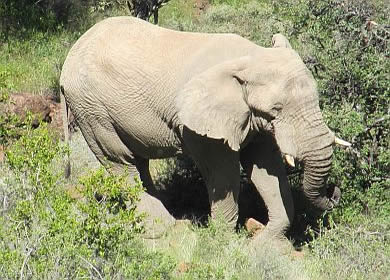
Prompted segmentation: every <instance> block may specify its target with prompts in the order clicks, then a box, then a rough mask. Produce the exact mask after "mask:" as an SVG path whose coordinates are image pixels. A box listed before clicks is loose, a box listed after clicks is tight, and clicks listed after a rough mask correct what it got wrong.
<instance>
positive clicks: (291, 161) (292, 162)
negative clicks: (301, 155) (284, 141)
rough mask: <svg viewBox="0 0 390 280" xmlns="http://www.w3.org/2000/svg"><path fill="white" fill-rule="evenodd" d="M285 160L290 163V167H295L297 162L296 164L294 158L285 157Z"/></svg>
mask: <svg viewBox="0 0 390 280" xmlns="http://www.w3.org/2000/svg"><path fill="white" fill-rule="evenodd" d="M284 158H285V159H286V162H287V163H288V165H290V166H291V167H295V162H294V157H293V156H291V155H285V156H284Z"/></svg>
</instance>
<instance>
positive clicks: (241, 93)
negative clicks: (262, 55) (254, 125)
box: [175, 57, 251, 151]
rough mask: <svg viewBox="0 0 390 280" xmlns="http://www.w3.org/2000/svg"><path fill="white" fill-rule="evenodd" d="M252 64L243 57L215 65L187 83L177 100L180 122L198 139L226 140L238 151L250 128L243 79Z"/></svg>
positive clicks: (249, 114)
mask: <svg viewBox="0 0 390 280" xmlns="http://www.w3.org/2000/svg"><path fill="white" fill-rule="evenodd" d="M249 61H250V59H249V57H242V58H239V59H235V60H232V61H227V62H224V63H221V64H218V65H215V66H213V67H211V68H209V69H207V70H206V71H204V72H202V73H200V74H198V75H196V76H194V77H193V78H192V79H191V80H190V81H189V82H187V84H186V85H185V86H184V88H183V89H182V90H181V91H180V92H179V94H178V96H177V97H176V100H175V103H176V104H175V105H176V108H177V111H178V118H179V122H180V123H181V124H182V125H184V126H186V127H187V128H189V129H190V130H192V131H194V132H196V133H197V134H199V135H203V136H207V137H210V138H213V139H224V141H225V142H227V143H228V145H229V146H230V147H231V149H233V150H235V151H238V150H239V148H240V144H241V143H242V142H243V141H244V140H245V137H246V136H247V134H248V131H249V128H250V116H251V113H250V109H249V107H248V105H247V103H246V102H245V99H246V84H247V82H246V81H245V79H244V78H243V77H242V73H243V70H245V69H246V67H247V65H248V63H249Z"/></svg>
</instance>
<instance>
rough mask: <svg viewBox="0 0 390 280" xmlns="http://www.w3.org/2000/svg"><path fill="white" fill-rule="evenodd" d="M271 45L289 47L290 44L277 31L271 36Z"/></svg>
mask: <svg viewBox="0 0 390 280" xmlns="http://www.w3.org/2000/svg"><path fill="white" fill-rule="evenodd" d="M272 47H273V48H287V49H291V45H290V42H289V41H288V39H287V38H286V37H285V36H284V35H282V34H280V33H277V34H275V35H274V36H272Z"/></svg>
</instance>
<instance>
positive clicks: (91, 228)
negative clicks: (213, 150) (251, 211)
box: [0, 0, 390, 279]
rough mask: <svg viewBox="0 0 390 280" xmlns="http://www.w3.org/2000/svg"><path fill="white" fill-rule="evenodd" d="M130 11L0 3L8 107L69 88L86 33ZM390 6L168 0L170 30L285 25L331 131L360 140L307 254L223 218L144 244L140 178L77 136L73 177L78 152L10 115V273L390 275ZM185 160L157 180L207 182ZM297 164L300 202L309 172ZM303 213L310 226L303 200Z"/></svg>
mask: <svg viewBox="0 0 390 280" xmlns="http://www.w3.org/2000/svg"><path fill="white" fill-rule="evenodd" d="M194 7H195V8H194ZM200 7H201V8H200ZM124 14H129V11H128V7H127V4H126V1H111V0H88V1H75V0H44V1H29V0H5V1H2V2H1V3H0V18H1V22H0V37H1V40H0V103H6V102H7V100H8V96H9V95H11V94H13V93H14V92H33V93H35V94H44V95H58V78H59V75H60V69H61V65H62V63H63V61H64V59H65V56H66V53H67V51H68V50H69V48H70V47H71V45H72V44H73V43H74V42H75V40H77V38H78V37H79V36H80V35H81V34H82V33H83V32H85V30H86V29H87V28H88V27H90V26H91V25H92V24H93V23H94V22H96V21H98V20H99V19H101V18H103V17H106V16H111V15H124ZM389 14H390V7H389V4H388V3H387V1H384V0H383V1H382V0H370V1H363V0H356V1H347V0H323V1H310V0H282V1H269V0H252V1H250V0H243V1H239V0H211V1H206V0H205V1H195V0H191V1H185V0H171V1H169V2H168V4H167V5H166V6H165V7H163V8H161V10H160V13H159V17H160V20H159V22H160V25H162V26H166V27H169V28H173V29H178V30H187V31H199V32H233V33H237V34H240V35H242V36H244V37H246V38H248V39H250V40H252V41H254V42H256V43H258V44H259V45H263V46H270V43H271V40H270V38H271V36H272V34H274V33H277V32H280V33H283V34H285V35H286V36H287V37H288V38H289V39H290V42H291V44H292V46H293V48H294V49H296V50H297V51H298V52H299V53H300V55H301V57H302V58H303V60H304V61H305V63H306V65H307V66H308V67H309V69H311V71H312V73H313V75H314V77H315V78H316V80H317V82H318V89H319V93H320V98H321V107H322V109H323V113H324V116H325V118H326V121H327V123H328V125H329V127H330V128H331V129H332V130H333V131H335V133H336V134H337V135H339V136H340V137H342V138H344V139H346V140H349V141H350V142H352V144H353V145H352V147H351V148H348V149H338V148H336V152H335V156H334V157H335V158H334V159H335V160H334V163H333V168H332V173H331V175H330V177H329V182H330V183H331V184H335V185H338V186H339V187H340V188H341V189H342V191H343V196H342V200H341V205H340V207H338V208H337V209H336V210H334V211H333V212H332V213H327V214H326V215H325V216H326V217H324V218H326V219H324V220H326V221H327V223H325V225H326V227H322V226H321V228H320V231H319V232H317V233H316V234H313V232H312V230H310V228H309V229H308V230H307V233H308V235H309V236H314V235H315V238H314V239H312V240H311V241H308V243H307V244H306V245H305V246H304V247H303V251H304V252H305V256H304V257H303V258H300V259H291V258H290V257H289V256H286V255H282V254H280V253H279V252H277V251H275V249H274V248H272V247H268V246H264V247H263V248H250V246H248V238H247V236H246V234H245V233H241V234H235V233H232V232H230V231H229V230H226V225H225V224H224V223H223V222H222V221H219V220H218V219H217V220H216V221H214V222H212V223H211V224H210V225H209V226H208V227H206V228H203V227H197V226H188V225H186V224H180V225H178V226H177V227H175V228H174V229H173V230H172V231H171V232H169V233H167V235H166V236H165V237H164V238H163V239H162V240H160V241H151V242H146V243H145V242H144V241H143V240H142V238H141V235H140V234H142V230H143V229H142V215H140V214H139V213H137V211H136V209H135V207H134V203H135V202H136V200H137V197H138V194H139V192H140V188H141V187H140V186H139V185H137V186H133V187H132V188H129V187H128V186H126V183H125V180H124V177H119V178H118V177H112V176H109V175H107V174H105V172H104V171H103V170H102V169H98V168H96V165H93V164H90V159H89V158H88V156H86V155H85V156H84V155H83V154H82V153H81V152H80V151H81V150H85V143H82V141H77V139H80V138H77V137H76V141H74V144H72V146H71V147H70V149H71V151H73V152H74V153H75V152H76V153H77V154H78V156H77V158H78V162H77V163H75V164H77V165H78V166H79V167H80V168H77V169H76V170H77V171H78V172H76V173H75V174H74V175H73V177H72V179H71V181H65V180H64V179H63V177H62V164H63V158H64V157H65V155H66V154H67V153H69V149H68V148H67V147H64V146H63V145H62V144H61V142H60V141H59V137H58V135H55V134H54V133H53V132H52V131H51V130H50V129H48V127H47V126H45V125H42V126H40V127H39V128H38V129H35V130H34V129H32V127H31V124H30V121H29V118H27V119H26V120H23V121H21V120H20V119H18V118H17V117H16V116H13V115H5V114H2V115H0V155H1V153H2V150H3V149H5V155H6V156H5V161H4V162H0V201H1V206H0V209H1V210H0V278H1V279H15V278H20V279H22V278H28V279H46V278H49V279H57V278H58V279H64V278H71V279H78V278H92V279H95V278H97V279H123V278H126V279H176V278H177V279H299V278H301V279H331V278H333V279H387V278H386V277H388V275H390V267H389V264H388V260H389V258H390V244H389V232H390V221H389V218H388V217H389V215H390V203H389V201H390V187H389V186H390V177H389V174H390V145H389V143H390V141H389V140H390V139H389V129H390V119H389V113H390V109H389V108H390V107H389V100H390V82H389V76H390V73H389V69H390V62H389V61H390V60H389V55H390V53H389V40H390V29H389V26H390V22H389V18H388V15H389ZM0 158H1V157H0ZM178 166H180V167H182V168H181V169H177V168H176V169H175V165H172V162H171V161H170V162H163V163H161V162H160V163H159V165H158V166H157V167H156V169H158V172H157V173H158V174H160V175H156V177H157V179H160V182H161V183H162V184H164V183H165V182H170V184H173V187H174V188H175V184H176V188H177V189H182V190H183V189H184V191H186V186H185V185H183V184H185V183H189V184H190V183H191V184H199V180H198V178H197V176H198V175H197V172H196V171H194V170H192V169H191V165H188V164H183V163H182V162H181V163H180V164H179V165H178ZM183 168H184V169H183ZM290 172H291V176H290V179H291V182H292V184H293V185H294V190H295V193H296V196H297V199H299V193H300V192H299V188H298V186H297V185H298V184H297V182H298V181H299V176H300V169H299V167H298V168H297V169H296V170H290ZM177 174H179V175H181V176H177ZM183 175H184V177H185V180H183V179H182V178H183ZM179 179H180V180H179ZM177 185H180V187H177ZM190 187H191V186H187V189H188V188H190ZM297 210H298V213H297V219H296V220H297V221H298V222H299V223H301V224H303V225H305V220H307V217H306V216H307V215H306V213H305V209H297ZM294 228H298V229H299V230H301V231H302V230H304V229H305V228H302V227H299V225H298V226H295V227H294ZM292 236H293V237H294V234H292ZM306 240H307V239H306Z"/></svg>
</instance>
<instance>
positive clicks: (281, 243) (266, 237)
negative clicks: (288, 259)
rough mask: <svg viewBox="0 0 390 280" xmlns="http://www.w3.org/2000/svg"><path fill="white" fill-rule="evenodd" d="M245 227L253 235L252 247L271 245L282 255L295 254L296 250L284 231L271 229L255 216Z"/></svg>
mask: <svg viewBox="0 0 390 280" xmlns="http://www.w3.org/2000/svg"><path fill="white" fill-rule="evenodd" d="M245 227H246V229H247V230H248V232H249V233H250V235H251V241H250V243H251V246H252V247H264V246H271V247H272V248H273V249H274V250H277V251H278V252H279V254H281V255H293V253H294V252H295V249H294V246H293V245H292V243H291V242H290V241H289V240H288V239H287V237H286V236H284V234H283V233H282V232H276V231H274V230H270V228H269V227H268V225H266V226H265V225H263V224H262V223H260V222H258V221H256V220H255V219H253V218H250V219H248V221H247V222H246V223H245Z"/></svg>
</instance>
